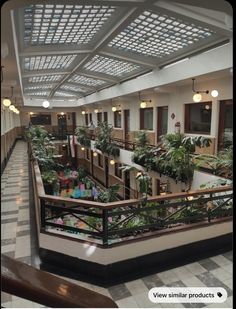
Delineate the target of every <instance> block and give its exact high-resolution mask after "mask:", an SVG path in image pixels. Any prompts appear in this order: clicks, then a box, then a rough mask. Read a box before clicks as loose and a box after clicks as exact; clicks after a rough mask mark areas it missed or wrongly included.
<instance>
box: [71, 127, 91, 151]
mask: <svg viewBox="0 0 236 309" xmlns="http://www.w3.org/2000/svg"><path fill="white" fill-rule="evenodd" d="M75 134H76V136H77V141H78V142H79V143H80V145H82V146H85V147H91V140H90V137H89V135H88V133H87V130H86V128H76V129H75Z"/></svg>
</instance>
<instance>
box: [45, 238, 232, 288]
mask: <svg viewBox="0 0 236 309" xmlns="http://www.w3.org/2000/svg"><path fill="white" fill-rule="evenodd" d="M176 245H177V244H176ZM229 250H232V233H228V234H225V235H222V236H218V237H214V238H209V239H206V240H202V241H197V242H193V243H190V244H187V245H182V246H178V245H177V246H176V247H175V248H172V249H167V250H163V251H160V252H154V253H150V254H146V255H143V256H139V257H136V258H131V259H127V260H124V261H120V262H115V263H111V264H108V265H102V264H98V263H95V262H88V261H86V260H82V259H79V258H75V257H71V256H68V255H64V254H62V253H59V252H54V251H51V250H47V249H44V248H40V258H41V260H42V264H41V269H43V270H46V271H50V272H52V273H56V274H59V275H62V276H67V277H70V278H73V279H78V278H79V280H85V281H88V282H91V283H93V284H98V285H102V286H104V287H107V286H110V285H114V284H118V283H121V282H125V281H131V280H135V279H138V278H141V277H143V276H147V275H150V274H153V273H157V272H161V271H165V270H167V269H170V268H174V267H179V266H182V265H185V264H187V263H192V262H195V261H198V260H199V259H203V258H207V257H209V256H212V255H217V254H220V253H223V252H226V251H229ZM65 265H66V268H65Z"/></svg>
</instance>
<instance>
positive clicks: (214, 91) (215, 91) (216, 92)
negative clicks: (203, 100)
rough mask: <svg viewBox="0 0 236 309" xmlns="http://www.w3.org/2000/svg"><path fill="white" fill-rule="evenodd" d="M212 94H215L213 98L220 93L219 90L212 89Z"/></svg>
mask: <svg viewBox="0 0 236 309" xmlns="http://www.w3.org/2000/svg"><path fill="white" fill-rule="evenodd" d="M211 95H212V96H213V98H216V97H218V95H219V93H218V91H217V90H212V92H211Z"/></svg>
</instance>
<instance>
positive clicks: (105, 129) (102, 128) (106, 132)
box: [94, 121, 120, 157]
mask: <svg viewBox="0 0 236 309" xmlns="http://www.w3.org/2000/svg"><path fill="white" fill-rule="evenodd" d="M98 129H99V133H98V135H97V140H96V142H95V145H94V146H95V148H97V149H99V150H101V152H103V153H106V154H108V155H111V156H113V157H118V156H119V155H120V148H119V147H118V146H117V145H115V144H114V143H112V142H111V139H112V130H113V128H112V126H111V125H109V124H108V123H107V122H106V121H104V122H100V123H99V124H98Z"/></svg>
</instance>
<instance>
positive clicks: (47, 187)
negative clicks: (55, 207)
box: [44, 184, 53, 195]
mask: <svg viewBox="0 0 236 309" xmlns="http://www.w3.org/2000/svg"><path fill="white" fill-rule="evenodd" d="M44 191H45V194H49V195H53V187H52V185H51V184H45V185H44Z"/></svg>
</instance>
